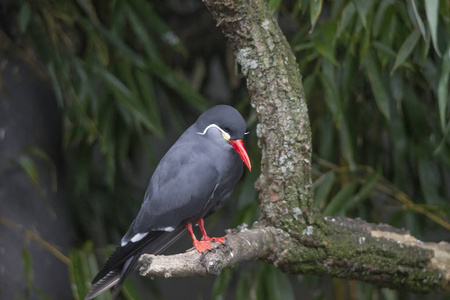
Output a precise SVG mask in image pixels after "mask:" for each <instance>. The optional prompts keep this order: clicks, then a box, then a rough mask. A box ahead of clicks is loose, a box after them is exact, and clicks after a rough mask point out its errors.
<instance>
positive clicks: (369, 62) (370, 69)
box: [364, 51, 390, 121]
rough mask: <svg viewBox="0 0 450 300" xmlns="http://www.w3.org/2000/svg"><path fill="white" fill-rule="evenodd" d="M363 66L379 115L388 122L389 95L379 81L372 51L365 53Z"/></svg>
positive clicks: (378, 70)
mask: <svg viewBox="0 0 450 300" xmlns="http://www.w3.org/2000/svg"><path fill="white" fill-rule="evenodd" d="M364 65H365V68H366V76H367V77H368V78H369V82H370V85H371V87H372V92H373V95H374V97H375V102H376V103H377V105H378V108H379V109H380V111H381V113H382V114H383V115H384V116H385V118H386V119H387V120H388V121H389V120H390V107H389V95H388V93H387V91H386V89H385V87H384V84H383V81H382V79H381V72H380V69H379V65H378V63H377V62H376V59H375V55H374V54H373V51H369V52H368V53H367V56H366V58H365V63H364Z"/></svg>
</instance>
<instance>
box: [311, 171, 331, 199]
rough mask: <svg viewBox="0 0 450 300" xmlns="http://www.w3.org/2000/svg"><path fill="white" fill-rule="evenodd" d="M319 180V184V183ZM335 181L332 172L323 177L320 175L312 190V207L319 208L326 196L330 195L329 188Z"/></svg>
mask: <svg viewBox="0 0 450 300" xmlns="http://www.w3.org/2000/svg"><path fill="white" fill-rule="evenodd" d="M319 180H320V182H319ZM335 180H336V176H335V175H334V172H333V171H330V172H328V173H326V174H324V175H322V176H321V177H320V178H319V179H318V180H317V181H316V182H315V183H314V185H315V188H314V202H313V203H314V206H316V207H319V208H320V207H321V206H322V205H323V204H324V203H325V201H326V199H327V198H328V195H329V194H330V191H331V188H332V187H333V185H334V183H335Z"/></svg>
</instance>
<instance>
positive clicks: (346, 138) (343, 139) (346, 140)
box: [339, 118, 356, 171]
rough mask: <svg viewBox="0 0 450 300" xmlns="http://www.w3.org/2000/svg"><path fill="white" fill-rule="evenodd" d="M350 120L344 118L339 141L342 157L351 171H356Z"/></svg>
mask: <svg viewBox="0 0 450 300" xmlns="http://www.w3.org/2000/svg"><path fill="white" fill-rule="evenodd" d="M347 122H348V118H347V119H346V118H343V121H342V123H341V124H340V126H339V139H340V141H339V142H340V148H341V152H342V156H344V158H345V160H346V161H347V164H348V165H349V166H350V170H351V171H355V170H356V163H355V158H354V154H353V152H354V151H353V145H352V141H351V136H350V134H351V133H350V130H349V128H348V124H347Z"/></svg>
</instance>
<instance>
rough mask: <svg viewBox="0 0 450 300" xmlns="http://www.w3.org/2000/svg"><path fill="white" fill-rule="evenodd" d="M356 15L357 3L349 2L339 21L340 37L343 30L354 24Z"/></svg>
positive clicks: (338, 35) (338, 34)
mask: <svg viewBox="0 0 450 300" xmlns="http://www.w3.org/2000/svg"><path fill="white" fill-rule="evenodd" d="M355 15H356V9H355V5H354V4H353V3H352V2H348V3H347V5H346V6H345V7H344V10H343V11H342V16H341V20H340V22H339V27H338V31H337V34H336V36H337V37H340V36H341V34H342V33H343V32H345V31H346V30H347V28H348V27H349V26H350V25H351V24H352V21H353V20H354V17H355Z"/></svg>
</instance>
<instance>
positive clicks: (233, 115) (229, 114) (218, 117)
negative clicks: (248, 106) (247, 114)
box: [196, 105, 252, 171]
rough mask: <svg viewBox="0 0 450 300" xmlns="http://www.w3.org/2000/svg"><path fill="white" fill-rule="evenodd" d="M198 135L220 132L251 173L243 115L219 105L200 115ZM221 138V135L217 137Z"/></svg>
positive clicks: (226, 106)
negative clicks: (245, 142) (244, 140)
mask: <svg viewBox="0 0 450 300" xmlns="http://www.w3.org/2000/svg"><path fill="white" fill-rule="evenodd" d="M196 125H197V129H198V134H200V135H205V134H207V133H208V132H209V131H210V130H214V131H218V132H220V134H221V138H223V139H224V140H226V141H227V142H228V143H229V144H230V145H231V146H233V148H234V149H235V150H236V152H237V153H238V154H239V156H240V157H241V159H242V161H243V162H244V163H245V165H246V166H247V168H248V169H249V170H250V171H251V170H252V166H251V163H250V158H249V157H248V154H247V151H246V150H245V147H244V142H243V141H242V140H243V139H244V135H245V129H246V125H245V121H244V119H243V118H242V116H241V114H240V113H239V112H238V111H237V110H236V109H235V108H233V107H231V106H228V105H217V106H214V107H213V108H210V109H208V110H207V111H205V112H204V113H203V114H201V115H200V117H199V118H198V120H197V122H196ZM217 136H218V137H219V138H220V135H217Z"/></svg>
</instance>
